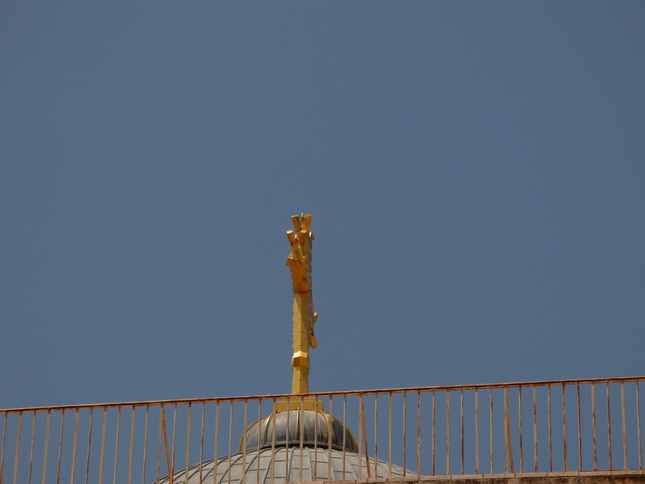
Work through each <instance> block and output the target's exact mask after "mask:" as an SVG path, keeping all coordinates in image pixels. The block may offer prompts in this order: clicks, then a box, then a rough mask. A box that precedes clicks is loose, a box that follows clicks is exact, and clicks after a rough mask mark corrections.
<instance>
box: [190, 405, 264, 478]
mask: <svg viewBox="0 0 645 484" xmlns="http://www.w3.org/2000/svg"><path fill="white" fill-rule="evenodd" d="M205 425H206V402H202V425H201V429H200V431H199V434H200V435H199V484H202V482H203V480H204V475H203V467H204V427H205ZM258 435H259V434H258Z"/></svg>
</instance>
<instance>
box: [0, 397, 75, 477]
mask: <svg viewBox="0 0 645 484" xmlns="http://www.w3.org/2000/svg"><path fill="white" fill-rule="evenodd" d="M76 411H77V412H78V409H77V410H76ZM37 415H38V413H37V412H36V411H34V416H33V420H32V422H31V444H30V445H29V475H28V478H27V484H31V473H32V470H33V464H34V446H35V445H36V421H37V419H36V416H37ZM0 481H2V466H0ZM72 482H73V475H72Z"/></svg>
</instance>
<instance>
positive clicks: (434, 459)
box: [389, 392, 437, 477]
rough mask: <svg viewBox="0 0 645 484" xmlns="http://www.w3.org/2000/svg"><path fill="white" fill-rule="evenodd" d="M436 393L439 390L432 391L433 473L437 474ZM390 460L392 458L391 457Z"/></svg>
mask: <svg viewBox="0 0 645 484" xmlns="http://www.w3.org/2000/svg"><path fill="white" fill-rule="evenodd" d="M436 394H437V392H432V475H433V476H434V475H436V473H435V470H436V462H437V461H436V449H437V432H436V429H437V425H436V416H437V412H436V410H437V400H436ZM390 460H392V459H391V458H390ZM389 477H392V473H391V472H390V476H389Z"/></svg>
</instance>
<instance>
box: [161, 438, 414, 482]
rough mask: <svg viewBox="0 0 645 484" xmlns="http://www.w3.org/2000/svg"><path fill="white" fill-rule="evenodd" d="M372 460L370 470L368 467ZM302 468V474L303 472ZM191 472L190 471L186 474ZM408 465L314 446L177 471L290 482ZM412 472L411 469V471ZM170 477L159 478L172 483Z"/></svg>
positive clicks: (383, 473)
mask: <svg viewBox="0 0 645 484" xmlns="http://www.w3.org/2000/svg"><path fill="white" fill-rule="evenodd" d="M368 464H369V471H368ZM301 472H302V475H301ZM186 474H187V475H186ZM405 475H406V473H405V472H404V469H403V468H401V467H399V466H396V465H393V464H392V465H390V464H388V463H387V462H384V461H382V460H374V459H372V458H369V459H367V458H366V457H365V455H359V454H358V453H355V452H343V451H340V450H336V449H333V448H332V449H319V448H313V447H303V448H302V450H301V449H300V447H277V448H274V449H271V448H263V449H260V450H259V451H258V450H254V451H253V450H249V451H247V452H245V453H244V452H239V453H237V454H233V455H231V456H227V457H222V458H220V459H217V461H213V460H210V461H206V462H202V463H201V464H197V465H195V466H192V467H190V468H189V469H188V473H186V470H185V469H184V470H182V471H180V472H177V473H176V474H174V475H173V479H172V482H179V483H182V484H184V483H186V484H199V483H202V484H271V483H272V482H273V484H287V483H296V482H314V481H343V480H351V481H353V480H357V479H368V478H370V479H372V478H387V477H394V478H401V477H404V476H405ZM407 475H410V472H409V471H408V472H407ZM170 482H171V480H170V478H169V477H165V478H163V479H161V480H160V481H159V483H160V484H169V483H170Z"/></svg>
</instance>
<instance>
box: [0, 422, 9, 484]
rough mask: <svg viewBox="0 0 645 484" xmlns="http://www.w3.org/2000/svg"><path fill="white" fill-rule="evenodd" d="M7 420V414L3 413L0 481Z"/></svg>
mask: <svg viewBox="0 0 645 484" xmlns="http://www.w3.org/2000/svg"><path fill="white" fill-rule="evenodd" d="M7 420H9V414H7V413H5V414H4V421H3V423H2V450H0V481H1V480H2V474H3V472H4V448H5V443H6V441H7Z"/></svg>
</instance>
